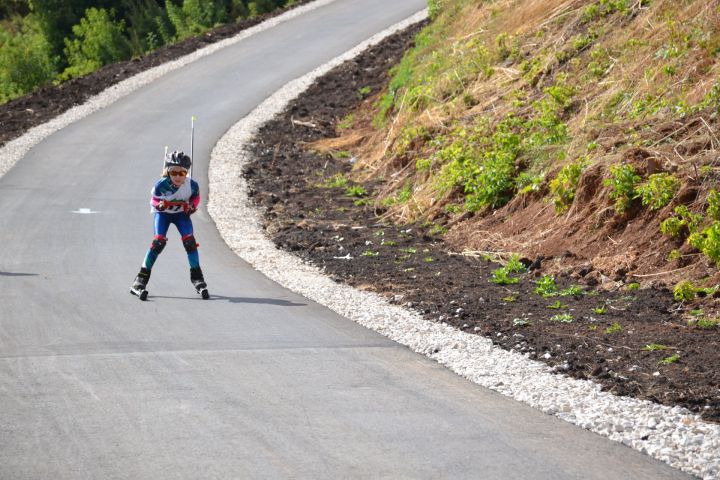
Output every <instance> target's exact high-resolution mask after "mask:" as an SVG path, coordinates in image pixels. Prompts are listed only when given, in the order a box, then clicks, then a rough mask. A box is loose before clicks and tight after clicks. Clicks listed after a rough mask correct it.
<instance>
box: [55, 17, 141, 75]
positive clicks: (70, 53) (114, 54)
mask: <svg viewBox="0 0 720 480" xmlns="http://www.w3.org/2000/svg"><path fill="white" fill-rule="evenodd" d="M114 16H115V13H114V11H113V10H110V11H107V10H105V9H103V8H101V9H97V8H88V9H87V10H86V11H85V16H84V17H83V18H82V19H81V20H80V23H79V24H78V25H75V26H74V27H73V28H72V31H73V38H72V39H65V57H66V58H67V61H68V64H69V66H68V67H67V68H66V69H65V71H64V72H63V73H62V74H61V78H62V79H70V78H74V77H80V76H83V75H87V74H88V73H91V72H94V71H95V70H97V69H98V68H100V67H102V66H103V65H108V64H110V63H113V62H118V61H120V60H126V59H128V58H129V57H130V52H131V48H130V43H129V42H128V40H127V38H125V36H124V34H123V32H124V30H125V22H124V21H122V20H121V21H119V22H115V21H114Z"/></svg>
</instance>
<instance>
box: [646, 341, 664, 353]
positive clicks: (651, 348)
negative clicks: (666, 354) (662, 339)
mask: <svg viewBox="0 0 720 480" xmlns="http://www.w3.org/2000/svg"><path fill="white" fill-rule="evenodd" d="M669 348H670V347H668V346H666V345H662V344H660V343H651V344H649V345H645V346H644V347H643V350H645V351H646V352H658V351H661V350H667V349H669Z"/></svg>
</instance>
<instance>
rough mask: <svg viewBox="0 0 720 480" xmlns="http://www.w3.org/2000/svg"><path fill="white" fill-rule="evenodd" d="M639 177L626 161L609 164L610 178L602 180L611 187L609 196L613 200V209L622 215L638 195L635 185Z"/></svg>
mask: <svg viewBox="0 0 720 480" xmlns="http://www.w3.org/2000/svg"><path fill="white" fill-rule="evenodd" d="M640 180H641V178H640V176H639V175H637V174H636V173H635V167H633V166H632V165H628V164H626V163H618V164H615V165H611V166H610V178H606V179H605V180H604V182H603V183H604V184H605V186H609V187H610V188H612V191H611V192H610V198H612V199H613V200H615V211H616V212H617V213H618V214H620V215H622V214H623V213H625V211H627V209H628V208H629V207H630V204H631V203H632V201H633V200H635V199H636V198H637V197H638V193H637V190H636V185H637V184H638V183H639V182H640Z"/></svg>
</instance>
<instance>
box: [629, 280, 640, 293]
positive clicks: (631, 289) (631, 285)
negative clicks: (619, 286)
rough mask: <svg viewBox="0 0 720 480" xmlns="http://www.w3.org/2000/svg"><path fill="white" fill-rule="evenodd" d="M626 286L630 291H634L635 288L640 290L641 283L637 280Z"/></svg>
mask: <svg viewBox="0 0 720 480" xmlns="http://www.w3.org/2000/svg"><path fill="white" fill-rule="evenodd" d="M625 288H626V289H627V290H628V291H630V292H632V291H634V290H640V284H639V283H637V282H633V283H628V284H627V285H626V286H625Z"/></svg>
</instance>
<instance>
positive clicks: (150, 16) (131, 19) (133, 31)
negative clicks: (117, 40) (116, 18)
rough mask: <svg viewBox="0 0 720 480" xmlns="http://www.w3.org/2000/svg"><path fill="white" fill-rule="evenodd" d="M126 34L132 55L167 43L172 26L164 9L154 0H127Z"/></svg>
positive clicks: (170, 36)
mask: <svg viewBox="0 0 720 480" xmlns="http://www.w3.org/2000/svg"><path fill="white" fill-rule="evenodd" d="M127 3H128V10H127V13H126V14H125V17H124V18H125V19H126V20H127V22H128V27H127V35H128V37H129V41H130V45H131V47H132V54H133V55H134V56H139V55H142V54H143V53H145V52H150V51H152V50H155V49H156V48H158V47H160V46H161V45H164V44H166V43H169V42H170V41H171V40H172V35H171V34H170V33H169V30H170V29H171V28H172V27H171V25H170V20H169V19H168V16H167V13H166V12H165V9H164V8H162V6H161V5H159V4H158V3H157V2H156V1H155V0H127Z"/></svg>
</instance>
